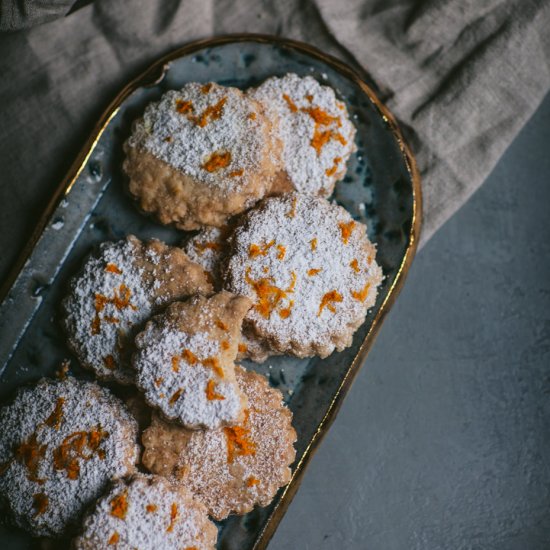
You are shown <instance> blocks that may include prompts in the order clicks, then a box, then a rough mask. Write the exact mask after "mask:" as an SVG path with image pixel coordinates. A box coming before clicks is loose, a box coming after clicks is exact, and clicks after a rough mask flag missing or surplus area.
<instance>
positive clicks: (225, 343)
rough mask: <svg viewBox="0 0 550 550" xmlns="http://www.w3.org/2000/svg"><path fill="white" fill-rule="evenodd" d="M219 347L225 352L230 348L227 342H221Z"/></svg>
mask: <svg viewBox="0 0 550 550" xmlns="http://www.w3.org/2000/svg"><path fill="white" fill-rule="evenodd" d="M220 346H221V348H222V349H223V350H224V351H227V350H228V349H229V348H230V347H231V346H230V345H229V342H228V341H227V340H222V341H221V343H220Z"/></svg>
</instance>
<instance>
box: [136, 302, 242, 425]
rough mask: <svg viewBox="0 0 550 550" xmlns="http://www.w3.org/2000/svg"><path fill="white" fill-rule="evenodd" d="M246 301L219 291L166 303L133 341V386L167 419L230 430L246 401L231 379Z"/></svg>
mask: <svg viewBox="0 0 550 550" xmlns="http://www.w3.org/2000/svg"><path fill="white" fill-rule="evenodd" d="M251 305H252V302H251V301H250V300H249V299H248V298H245V297H244V296H235V295H233V294H231V293H229V292H221V293H219V294H215V295H213V296H212V297H210V298H205V297H203V296H195V297H193V298H190V299H189V300H188V301H186V302H176V303H173V304H171V305H170V306H169V307H168V309H167V310H166V311H165V312H164V313H163V314H161V315H158V316H156V317H153V319H152V320H151V321H149V322H148V323H147V325H146V326H145V330H144V331H143V332H141V333H140V334H138V336H137V337H136V348H137V351H136V353H135V354H134V358H133V365H134V368H135V370H136V385H137V386H138V388H139V389H141V390H142V391H143V392H144V396H145V399H146V401H147V402H148V403H149V405H151V406H152V407H155V408H157V409H159V410H160V411H161V413H162V414H163V415H164V416H165V417H166V418H168V419H169V420H173V421H176V422H178V423H180V424H182V425H183V426H186V427H188V428H191V429H197V428H201V427H204V428H217V427H219V426H224V425H233V424H236V423H238V422H239V421H241V420H242V418H243V414H244V413H243V409H244V407H245V405H246V401H245V400H244V399H243V396H242V394H241V391H240V389H239V386H238V384H237V382H236V380H235V370H234V369H235V364H234V361H235V358H236V356H237V346H238V344H239V340H240V335H241V325H242V321H243V318H244V316H245V315H246V313H247V311H248V310H249V309H250V306H251Z"/></svg>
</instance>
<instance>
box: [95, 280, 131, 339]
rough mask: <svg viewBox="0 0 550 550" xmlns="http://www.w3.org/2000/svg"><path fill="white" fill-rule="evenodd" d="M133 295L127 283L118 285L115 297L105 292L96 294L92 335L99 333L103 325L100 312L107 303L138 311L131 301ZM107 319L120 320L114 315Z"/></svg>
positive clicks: (119, 307) (111, 320)
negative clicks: (108, 295) (104, 293)
mask: <svg viewBox="0 0 550 550" xmlns="http://www.w3.org/2000/svg"><path fill="white" fill-rule="evenodd" d="M131 295H132V291H131V290H130V289H129V288H128V287H127V286H126V285H125V284H121V285H120V286H119V287H118V291H117V290H115V291H114V292H113V297H112V298H108V297H107V296H104V295H103V294H96V295H95V311H96V315H95V317H94V319H93V321H92V335H96V334H99V332H100V327H101V319H100V318H99V314H100V313H101V312H102V311H103V310H104V309H105V306H106V305H107V304H112V305H114V306H115V307H116V308H117V309H118V310H123V309H126V308H131V309H133V310H134V311H136V309H137V308H136V306H134V305H133V304H131V303H130V296H131ZM106 320H109V321H110V322H112V323H113V322H114V323H116V322H118V320H115V318H114V317H106Z"/></svg>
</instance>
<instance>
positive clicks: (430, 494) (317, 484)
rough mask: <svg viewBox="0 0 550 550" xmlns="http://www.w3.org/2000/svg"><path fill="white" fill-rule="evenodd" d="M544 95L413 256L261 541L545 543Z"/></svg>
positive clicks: (549, 197) (549, 131)
mask: <svg viewBox="0 0 550 550" xmlns="http://www.w3.org/2000/svg"><path fill="white" fill-rule="evenodd" d="M549 144H550V95H549V96H547V97H546V99H545V101H544V103H543V104H542V106H541V107H540V108H539V110H538V111H537V113H536V114H535V116H534V117H533V119H532V120H531V121H530V122H529V123H528V125H527V126H526V127H525V128H524V130H523V131H522V133H521V134H520V135H519V136H518V137H517V138H516V140H515V142H514V143H513V145H512V146H511V147H510V149H509V150H508V151H507V153H506V154H505V156H504V157H503V158H502V159H501V161H500V162H499V164H498V165H497V167H496V168H495V170H494V172H493V173H492V174H491V176H490V177H489V179H488V180H487V182H486V183H485V184H484V185H483V186H482V187H481V189H480V190H479V191H478V192H477V193H476V194H475V195H474V197H473V198H472V199H471V200H470V201H469V202H468V203H467V204H466V206H464V207H463V208H462V210H460V211H459V212H458V214H457V215H455V216H454V217H453V218H452V219H451V220H450V221H449V222H448V223H447V224H446V225H445V226H444V227H443V228H442V229H441V230H440V231H439V232H438V233H437V234H436V235H435V237H433V238H432V239H431V240H430V241H429V242H428V244H427V245H426V246H425V247H424V249H423V250H422V251H421V252H420V253H419V254H418V256H417V258H416V260H415V263H414V264H413V267H412V270H411V272H410V275H409V278H408V280H407V283H406V284H405V288H404V289H403V292H402V294H401V296H400V297H399V299H398V300H397V302H396V305H395V306H394V308H393V309H392V311H391V313H390V316H389V318H388V319H387V321H386V323H385V325H384V327H383V328H382V331H381V333H380V336H379V337H378V340H377V342H376V343H375V345H374V348H373V350H372V352H371V354H370V355H369V357H368V359H367V362H366V364H365V365H364V367H363V369H362V371H361V372H360V374H359V375H358V377H357V380H356V382H355V384H354V386H353V388H352V390H351V392H350V393H349V395H348V397H347V399H346V401H345V403H344V405H343V408H342V410H341V412H340V415H339V416H338V418H337V420H336V422H335V424H334V426H333V428H332V429H331V431H330V432H329V434H328V436H327V438H326V439H325V441H324V442H323V445H322V446H321V448H320V450H319V451H318V453H317V454H316V456H315V458H314V460H313V462H312V464H311V465H310V466H309V469H308V471H307V473H306V476H305V480H304V482H303V485H302V487H301V489H300V491H299V492H298V495H297V496H296V498H295V500H294V501H293V503H292V504H291V506H290V509H289V511H288V513H287V515H286V516H285V518H284V519H283V521H282V523H281V525H280V527H279V530H278V532H277V533H276V535H275V537H274V539H273V542H272V544H271V546H270V548H271V549H272V550H290V549H299V550H336V549H338V550H340V549H342V550H344V549H346V550H363V549H368V550H435V549H445V550H459V549H460V550H467V549H472V550H473V549H484V550H486V549H495V550H497V549H498V550H545V549H548V548H550V437H549V435H550V313H549V312H550V155H549V153H550V145H549Z"/></svg>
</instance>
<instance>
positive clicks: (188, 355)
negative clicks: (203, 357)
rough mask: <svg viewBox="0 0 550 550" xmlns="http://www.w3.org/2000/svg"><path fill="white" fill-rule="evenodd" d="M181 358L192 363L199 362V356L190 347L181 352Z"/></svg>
mask: <svg viewBox="0 0 550 550" xmlns="http://www.w3.org/2000/svg"><path fill="white" fill-rule="evenodd" d="M181 358H182V359H183V360H184V361H186V362H187V363H189V364H190V365H196V364H197V363H198V362H199V358H198V357H197V356H196V355H195V354H194V353H193V352H192V351H191V350H189V349H184V350H183V351H182V352H181Z"/></svg>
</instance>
